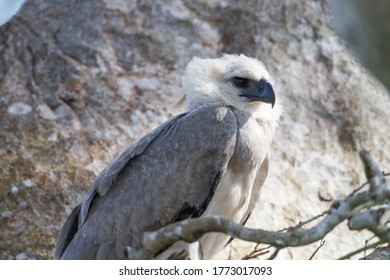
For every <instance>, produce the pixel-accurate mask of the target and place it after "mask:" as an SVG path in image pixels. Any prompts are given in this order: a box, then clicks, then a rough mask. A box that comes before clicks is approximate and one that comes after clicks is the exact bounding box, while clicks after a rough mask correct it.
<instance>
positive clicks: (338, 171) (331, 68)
mask: <svg viewBox="0 0 390 280" xmlns="http://www.w3.org/2000/svg"><path fill="white" fill-rule="evenodd" d="M341 2H343V1H341ZM22 3H23V1H4V0H2V1H0V14H1V17H0V24H3V25H2V26H0V214H1V216H0V228H1V230H0V259H51V258H52V251H53V248H54V245H55V241H56V238H57V236H58V232H59V229H60V228H61V226H62V224H63V222H64V221H65V218H66V217H67V215H68V214H69V213H70V211H71V210H72V209H73V207H75V206H76V205H77V204H78V203H80V202H81V200H82V198H83V196H84V194H85V192H86V190H87V189H88V187H89V185H90V183H91V182H92V181H93V180H94V178H95V177H96V176H97V175H98V174H99V173H100V171H101V170H102V169H103V168H104V167H105V166H106V165H107V164H108V163H109V162H110V161H111V160H112V159H113V158H114V157H115V156H117V155H118V154H119V153H120V152H121V151H123V150H124V149H125V148H126V147H127V146H128V145H130V144H131V143H133V142H134V141H136V140H137V139H139V138H140V137H142V136H143V135H144V134H145V133H147V132H149V131H150V130H152V129H153V128H155V127H157V126H158V125H160V124H161V123H162V122H164V121H165V120H167V119H168V118H170V117H172V116H173V115H175V114H177V113H179V112H181V111H182V110H184V109H183V108H175V106H174V104H175V103H176V102H177V101H179V100H180V98H181V97H182V88H181V76H182V74H183V71H184V69H185V66H186V64H187V63H188V62H189V61H190V60H191V58H192V57H193V56H200V57H218V56H220V55H221V54H222V53H236V54H240V53H244V54H246V55H247V56H252V57H257V58H259V59H260V60H262V61H263V62H264V64H265V65H266V67H267V68H268V70H269V72H270V73H271V75H272V76H273V78H274V80H275V84H276V86H275V91H276V94H277V98H280V100H282V102H283V105H284V114H283V117H282V119H281V121H280V126H279V128H278V130H277V133H276V136H275V139H274V142H273V144H272V155H271V167H270V172H269V175H268V178H267V181H266V183H265V186H264V188H263V191H262V193H261V197H260V200H259V202H258V204H257V206H256V210H255V213H254V214H253V215H252V216H251V218H250V220H249V222H248V224H247V225H248V226H249V227H257V228H263V229H268V230H280V229H284V228H286V227H289V226H294V225H296V224H297V223H299V222H300V221H304V220H307V219H309V218H311V217H313V216H315V215H317V214H320V213H322V212H323V211H325V210H327V209H328V208H329V206H330V204H331V201H332V200H334V199H337V198H340V197H344V196H346V195H348V194H349V193H351V192H352V190H354V189H355V188H357V187H358V186H359V185H361V184H362V183H364V182H365V177H364V172H363V166H362V164H361V163H360V160H359V157H358V151H359V150H360V149H361V148H365V149H367V150H369V151H370V152H371V153H372V155H373V156H374V157H375V158H376V159H377V161H378V162H379V163H380V165H381V167H382V168H383V169H384V170H387V171H389V170H390V161H389V158H388V151H389V148H390V144H389V141H388V139H390V129H389V127H388V119H389V114H390V113H389V110H388V108H389V107H390V99H389V94H388V92H387V91H386V89H385V88H384V87H383V86H382V85H381V84H380V83H379V82H378V81H377V80H376V79H375V78H373V77H372V76H371V75H370V74H369V73H368V72H367V71H366V70H365V69H364V68H363V67H362V66H361V65H360V63H359V62H357V60H356V59H355V58H354V57H353V55H351V54H350V52H349V51H348V50H347V48H346V47H345V45H344V43H342V41H341V40H340V39H339V37H338V36H337V35H336V34H335V32H334V30H333V28H332V25H331V22H332V18H331V15H330V12H329V7H328V3H327V2H326V1H324V0H273V1H270V0H259V1H254V0H253V1H245V2H243V1H225V0H213V1H212V0H209V1H206V0H199V1H190V0H164V1H151V0H150V1H148V0H145V1H135V0H134V1H133V0H83V1H75V0H69V1H61V0H27V1H26V2H25V3H24V5H23V6H22V8H21V9H20V10H19V12H18V13H17V15H16V16H15V17H13V18H12V19H11V20H10V21H8V22H6V23H5V21H6V20H7V19H8V18H9V17H10V15H11V14H12V13H14V12H16V11H17V10H18V9H19V7H20V5H21V4H22ZM354 27H355V28H356V30H359V29H358V28H360V27H361V28H363V29H364V28H365V25H362V26H359V24H358V25H355V26H354ZM386 50H388V47H387V48H386ZM373 51H375V49H373ZM308 226H310V225H308ZM370 237H371V234H370V233H368V232H364V231H363V232H350V231H349V230H348V228H347V226H346V224H345V223H343V224H342V225H341V226H339V227H337V228H336V229H334V230H333V231H332V232H331V233H330V234H329V235H328V236H327V237H326V239H325V241H326V243H325V245H324V246H322V247H321V249H320V250H319V251H318V252H317V254H316V255H315V257H314V258H315V259H335V258H338V257H341V256H343V255H345V254H347V253H349V252H351V251H353V250H355V249H358V248H361V247H363V246H364V245H365V242H366V240H368V239H369V238H370ZM319 244H320V242H318V244H312V245H308V246H305V247H300V248H289V249H284V250H282V251H280V252H279V254H278V256H277V258H278V259H308V258H309V257H310V256H311V255H312V254H313V253H314V251H315V250H316V248H317V247H319ZM255 245H256V244H252V243H248V242H242V241H239V240H235V241H234V242H232V244H231V245H230V246H228V247H227V248H226V250H225V251H224V252H222V253H221V254H220V256H219V258H222V259H228V258H232V259H240V258H242V257H243V256H245V255H246V254H247V253H249V252H250V251H251V250H252V249H253V248H254V246H255ZM362 256H363V253H362V254H360V255H357V256H355V258H359V257H362ZM267 257H269V255H264V256H260V258H262V259H264V258H267Z"/></svg>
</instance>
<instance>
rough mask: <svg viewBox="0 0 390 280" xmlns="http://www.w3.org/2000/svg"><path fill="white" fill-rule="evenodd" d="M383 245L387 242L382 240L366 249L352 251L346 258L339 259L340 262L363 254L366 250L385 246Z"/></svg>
mask: <svg viewBox="0 0 390 280" xmlns="http://www.w3.org/2000/svg"><path fill="white" fill-rule="evenodd" d="M383 243H385V242H383V241H382V240H379V241H377V242H375V243H372V244H371V245H368V246H364V247H362V248H359V249H357V250H355V251H352V252H351V253H349V254H346V255H345V256H342V257H341V258H339V260H346V259H349V258H350V257H353V256H354V255H356V254H359V253H361V252H363V251H365V250H367V249H373V248H375V247H377V246H378V245H380V244H383Z"/></svg>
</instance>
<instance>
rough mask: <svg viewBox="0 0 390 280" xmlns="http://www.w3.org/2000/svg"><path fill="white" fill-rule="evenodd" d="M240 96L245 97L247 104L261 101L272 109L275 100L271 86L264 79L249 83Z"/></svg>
mask: <svg viewBox="0 0 390 280" xmlns="http://www.w3.org/2000/svg"><path fill="white" fill-rule="evenodd" d="M240 96H244V97H246V98H247V99H248V101H249V102H252V101H261V102H265V103H269V104H271V105H272V108H273V107H274V105H275V100H276V97H275V93H274V89H273V88H272V85H271V84H270V83H269V82H267V81H266V80H264V79H261V80H260V81H256V82H254V83H251V84H250V85H249V87H248V88H247V89H245V90H244V91H243V94H241V95H240Z"/></svg>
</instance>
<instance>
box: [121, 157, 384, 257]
mask: <svg viewBox="0 0 390 280" xmlns="http://www.w3.org/2000/svg"><path fill="white" fill-rule="evenodd" d="M360 156H361V158H362V161H363V163H364V166H365V172H366V176H367V179H368V181H369V184H370V188H369V190H368V191H364V192H361V193H356V194H354V195H352V196H348V197H346V198H343V199H339V200H336V201H334V202H333V203H332V205H331V207H330V209H329V210H328V211H325V212H324V213H322V214H320V215H318V216H316V217H314V218H312V219H309V220H308V221H306V222H300V223H299V224H298V225H297V226H295V227H290V228H287V229H286V230H285V231H283V232H281V231H278V232H273V231H267V230H262V229H250V228H245V227H244V226H242V225H240V224H237V223H234V222H232V221H230V220H228V219H226V218H223V217H204V218H197V219H190V220H186V221H181V222H177V223H174V224H171V225H168V226H166V227H164V228H162V229H160V230H157V231H155V232H149V233H145V234H144V238H143V248H142V249H140V250H138V251H134V250H132V251H129V257H130V258H132V259H134V258H152V257H153V256H154V255H155V254H156V253H157V252H160V251H162V250H164V249H166V248H168V247H169V246H170V245H172V244H174V243H175V242H177V241H179V240H182V241H185V242H188V243H192V242H194V241H197V240H198V239H199V238H200V237H201V236H202V235H203V234H205V233H208V232H219V233H224V234H227V235H229V236H231V237H234V238H239V239H241V240H245V241H250V242H255V243H261V244H268V245H271V246H273V247H275V248H276V250H275V252H274V253H273V254H272V256H273V257H275V256H276V255H277V253H278V252H279V250H281V249H283V248H285V247H296V246H303V245H307V244H310V243H313V242H316V241H318V240H321V239H323V238H324V237H325V236H326V235H327V234H328V233H329V232H330V231H331V230H333V229H334V228H335V227H336V226H337V225H339V224H340V223H341V222H343V221H345V220H347V219H349V223H348V226H349V228H350V229H351V230H361V229H364V228H367V229H369V230H370V231H372V232H373V233H374V234H375V235H376V236H378V237H379V239H380V240H381V243H384V242H390V229H389V227H388V226H387V225H388V223H389V220H390V219H389V216H390V214H389V213H390V211H389V207H390V206H389V205H386V204H389V203H390V189H389V188H388V186H387V183H386V180H385V179H384V175H385V174H384V173H383V172H381V171H380V169H379V167H378V166H377V164H376V163H375V162H374V161H373V159H372V157H371V156H370V155H369V153H368V152H366V151H362V152H361V153H360ZM373 206H381V207H380V208H379V209H368V210H365V209H367V208H370V207H373ZM320 217H323V218H322V219H321V220H320V221H319V222H318V223H317V224H316V225H314V226H312V227H311V228H308V229H304V228H302V226H303V225H304V224H307V223H309V222H312V221H314V220H317V219H318V218H320ZM378 244H379V243H378ZM347 256H348V255H347Z"/></svg>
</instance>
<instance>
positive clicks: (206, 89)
mask: <svg viewBox="0 0 390 280" xmlns="http://www.w3.org/2000/svg"><path fill="white" fill-rule="evenodd" d="M183 87H184V94H185V97H186V99H185V102H186V107H187V109H193V108H195V107H198V106H202V105H205V104H210V103H211V104H213V103H215V104H224V105H229V106H233V107H235V108H236V109H238V110H240V111H242V112H245V113H248V114H250V115H253V116H254V117H255V118H258V119H261V120H269V121H277V120H278V119H279V116H280V113H281V106H280V104H279V103H280V102H279V100H278V98H276V97H275V93H274V90H273V82H272V80H271V78H270V75H269V74H268V72H267V70H266V69H265V67H264V65H263V63H262V62H261V61H259V60H257V59H255V58H250V57H247V56H245V55H243V54H241V55H228V54H225V55H223V56H222V57H221V58H216V59H202V58H197V57H195V58H193V59H192V60H191V62H190V63H189V64H188V66H187V68H186V71H185V74H184V77H183Z"/></svg>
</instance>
